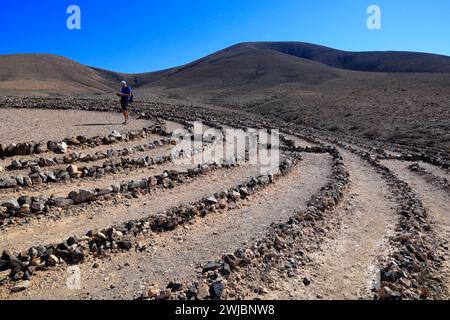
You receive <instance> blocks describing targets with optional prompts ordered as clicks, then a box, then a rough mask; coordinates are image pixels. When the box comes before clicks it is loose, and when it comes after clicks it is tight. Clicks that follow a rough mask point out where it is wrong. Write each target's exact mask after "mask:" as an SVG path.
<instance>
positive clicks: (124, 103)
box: [117, 81, 133, 124]
mask: <svg viewBox="0 0 450 320" xmlns="http://www.w3.org/2000/svg"><path fill="white" fill-rule="evenodd" d="M121 85H122V88H121V89H120V92H118V93H117V96H119V97H120V107H121V111H122V114H123V116H124V117H125V122H124V123H123V124H128V119H129V115H128V106H129V104H130V100H131V97H132V95H133V94H132V92H131V87H130V86H129V85H128V84H127V82H126V81H122V82H121Z"/></svg>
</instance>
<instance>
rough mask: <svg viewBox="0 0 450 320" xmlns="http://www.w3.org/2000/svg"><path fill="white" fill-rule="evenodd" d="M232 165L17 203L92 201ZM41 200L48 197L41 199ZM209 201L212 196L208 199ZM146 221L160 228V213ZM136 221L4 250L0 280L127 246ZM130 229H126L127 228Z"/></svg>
mask: <svg viewBox="0 0 450 320" xmlns="http://www.w3.org/2000/svg"><path fill="white" fill-rule="evenodd" d="M231 166H233V165H225V166H222V165H219V164H215V163H213V164H210V165H202V166H198V167H196V168H194V169H190V170H188V171H186V172H177V171H166V172H164V173H163V174H161V175H158V176H153V177H150V178H149V179H144V180H138V181H130V182H127V183H122V184H120V185H113V186H111V187H110V188H106V189H103V190H98V189H97V190H80V191H79V192H71V193H70V195H69V197H68V198H64V199H43V198H40V199H37V200H40V201H41V202H34V200H35V199H34V198H26V197H22V198H21V199H20V202H19V205H20V204H22V207H26V204H27V202H28V203H30V202H31V206H38V205H39V206H40V207H39V209H42V210H44V207H45V206H51V205H57V204H58V202H59V203H60V204H61V205H64V206H65V205H71V204H76V203H83V202H89V201H95V200H96V199H98V198H99V197H101V196H104V195H107V194H112V193H119V192H120V193H123V192H132V191H136V190H138V189H144V190H147V191H148V190H150V189H151V188H158V187H160V188H173V187H175V185H176V184H178V183H185V182H187V181H188V180H189V179H193V178H195V177H198V176H201V175H205V174H207V173H208V172H211V171H213V170H217V169H219V168H223V167H226V168H229V167H231ZM44 201H47V202H45V203H44ZM209 201H211V199H210V200H209ZM143 221H144V219H143V220H141V222H142V223H143ZM146 221H147V223H148V225H150V222H151V221H153V224H152V225H153V226H154V227H155V226H158V228H161V226H162V225H161V216H151V217H149V218H148V219H147V220H146ZM136 225H138V223H137V222H136V221H134V220H133V221H130V222H129V223H125V224H121V225H119V226H116V227H113V228H109V229H105V230H102V231H95V230H93V231H89V232H88V233H87V234H86V235H84V236H81V237H71V238H69V239H67V241H64V242H62V243H59V244H57V245H47V246H44V245H38V246H35V247H32V248H30V249H29V250H28V251H25V252H22V253H20V254H18V255H13V254H12V253H10V252H8V251H4V253H3V255H2V257H1V259H0V283H1V281H2V280H6V279H12V280H13V281H19V280H28V279H29V278H30V276H31V275H32V274H33V273H34V272H35V271H36V270H40V269H45V268H47V267H51V266H54V265H56V264H59V263H61V262H63V261H65V262H67V263H69V264H77V263H79V262H81V261H82V260H83V259H84V257H85V255H86V254H88V253H89V252H94V251H95V252H96V254H98V253H102V252H104V250H114V249H120V250H129V249H130V248H131V247H132V242H131V241H130V240H128V239H126V238H125V235H128V233H129V232H131V230H132V229H133V228H134V226H136ZM127 230H129V232H128V231H127Z"/></svg>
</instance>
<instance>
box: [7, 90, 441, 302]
mask: <svg viewBox="0 0 450 320" xmlns="http://www.w3.org/2000/svg"><path fill="white" fill-rule="evenodd" d="M111 105H113V102H112V101H108V100H100V99H95V100H94V99H92V100H89V99H74V98H73V99H69V98H66V99H58V98H54V99H47V98H2V99H1V100H0V106H1V107H2V108H5V109H6V108H7V109H8V110H12V111H13V112H12V117H14V114H15V112H14V111H16V112H17V113H18V114H19V113H20V111H26V112H28V113H30V112H31V113H32V116H33V117H35V118H37V119H38V118H39V117H40V116H41V117H42V114H43V113H44V112H45V114H46V115H47V114H53V116H55V117H57V116H59V117H61V116H63V115H64V113H66V112H72V111H77V112H83V113H86V114H89V115H88V116H87V117H91V118H95V117H99V119H92V121H94V122H93V125H92V126H91V127H89V135H87V134H83V133H82V132H83V128H84V127H83V126H80V127H77V132H78V133H77V134H72V135H66V136H61V135H60V134H56V133H55V132H58V131H57V130H58V126H61V127H63V126H64V125H66V124H64V125H63V124H62V123H58V121H56V120H55V121H53V122H52V125H51V126H52V130H50V129H49V130H48V132H49V133H48V136H45V135H46V132H47V131H46V130H45V128H40V129H39V130H36V129H33V126H30V127H27V125H26V124H24V123H22V126H21V128H10V127H8V126H9V125H10V124H14V125H16V123H20V120H21V119H20V118H19V119H11V122H9V121H8V123H2V126H3V128H2V130H1V132H2V134H1V135H0V253H1V257H0V298H1V299H145V300H147V299H150V300H153V299H157V300H163V299H435V298H449V294H448V285H449V279H450V278H449V275H448V271H449V267H450V264H449V252H448V239H449V237H450V215H449V207H450V205H449V204H450V201H449V200H450V191H449V190H450V187H449V179H450V178H449V177H450V172H449V164H450V159H449V155H448V153H439V152H436V151H432V150H429V149H425V148H419V147H415V146H405V145H395V144H388V143H385V142H382V141H366V140H362V139H360V138H358V139H357V138H355V137H351V136H344V135H338V134H337V133H332V132H324V131H317V130H314V129H311V128H304V127H299V126H295V125H291V124H290V123H286V122H281V121H277V120H267V119H263V118H258V117H256V116H250V115H248V114H245V113H239V112H230V111H226V110H222V109H220V108H209V107H208V106H181V105H176V104H168V103H167V104H164V103H139V102H136V103H135V104H134V105H133V108H132V110H133V121H132V122H134V123H136V122H137V121H139V124H140V123H143V124H144V125H142V126H141V127H139V128H130V127H126V126H121V125H114V124H113V125H111V126H112V127H113V128H109V127H108V128H107V129H108V130H107V132H105V129H104V128H103V129H102V130H101V131H102V132H100V131H99V132H97V133H96V132H95V130H96V128H97V127H98V128H101V123H102V121H105V120H104V119H102V116H101V115H102V114H103V115H104V116H105V117H113V116H115V117H117V119H118V121H120V120H121V119H120V114H117V113H113V112H112V111H111V108H112V107H111ZM94 113H95V116H94ZM99 114H100V116H98V115H99ZM73 121H76V119H74V120H73ZM195 121H201V122H202V123H203V127H204V129H205V130H208V129H215V132H219V133H221V134H224V132H225V128H235V129H239V130H242V132H247V131H248V129H249V128H260V129H261V128H262V129H272V130H273V129H279V130H280V144H279V150H280V161H279V164H278V166H277V167H276V168H275V170H272V171H271V172H268V173H264V174H262V170H261V167H260V165H258V164H255V163H251V162H250V161H248V160H249V158H248V151H249V150H244V151H243V152H242V153H239V152H237V153H236V154H235V155H234V156H233V157H232V159H231V158H230V159H228V160H227V161H209V162H208V161H202V159H203V155H204V154H205V153H208V154H211V153H214V152H221V151H220V150H222V149H221V148H223V146H224V144H227V143H230V141H228V140H227V137H226V134H224V136H225V139H224V140H223V141H222V140H218V139H217V137H216V136H214V135H209V136H207V137H203V140H202V143H201V144H200V145H199V146H198V145H197V146H194V147H192V148H190V147H183V148H181V149H180V148H178V149H177V148H176V147H177V145H179V144H180V143H181V140H183V139H185V138H186V136H189V134H187V135H186V136H179V135H178V136H177V135H174V134H172V133H173V132H174V131H180V130H183V132H187V133H190V132H192V128H193V123H194V122H195ZM96 125H97V126H96ZM86 128H87V124H86ZM109 129H112V130H109ZM21 130H22V131H28V134H29V135H28V136H31V137H33V136H37V137H38V139H36V140H38V141H31V140H34V139H25V140H22V141H21V140H20V134H21V133H20V131H21ZM33 130H36V131H33ZM86 130H87V129H86ZM9 131H13V132H15V133H17V132H18V133H17V135H15V136H14V138H11V136H10V135H8V134H9V133H8V132H9ZM64 132H66V131H64ZM44 136H45V138H42V137H44ZM192 137H193V135H191V136H190V137H189V139H192ZM11 139H12V140H13V141H12V140H11ZM258 148H262V149H266V150H269V149H273V148H274V146H272V145H270V144H259V145H258ZM174 149H176V150H177V151H176V152H173V150H174ZM181 160H183V161H181Z"/></svg>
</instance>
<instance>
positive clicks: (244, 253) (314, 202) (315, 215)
mask: <svg viewBox="0 0 450 320" xmlns="http://www.w3.org/2000/svg"><path fill="white" fill-rule="evenodd" d="M319 148H321V150H322V153H324V152H328V153H330V154H331V155H332V156H333V176H332V181H331V182H330V183H328V184H327V185H326V186H325V187H323V188H322V189H321V190H320V192H319V193H318V194H316V195H314V196H313V197H311V200H310V201H309V203H308V206H307V209H305V210H304V211H301V212H295V213H294V215H293V216H292V217H291V218H290V219H289V220H288V221H287V222H286V223H282V224H276V225H273V226H271V227H270V228H269V229H268V230H267V232H266V233H265V235H264V237H262V238H261V239H259V240H257V241H255V242H254V243H253V244H252V245H250V246H248V247H247V248H241V249H238V250H237V251H236V252H235V253H234V254H227V255H224V256H223V257H222V258H221V259H220V260H217V261H210V262H208V263H206V264H203V265H202V273H201V275H200V277H199V280H198V281H195V282H193V283H188V284H181V283H176V285H174V283H173V282H171V283H170V284H169V285H168V286H166V287H165V288H162V289H161V288H156V287H154V286H151V287H149V288H146V289H145V290H144V292H143V293H142V295H141V296H140V297H139V299H144V300H151V299H161V298H167V297H170V298H171V299H181V300H185V299H188V300H194V299H197V300H204V299H223V298H227V295H229V291H230V290H232V287H233V285H234V284H233V283H232V282H231V281H230V276H231V275H232V274H235V273H242V272H243V270H244V269H245V268H248V267H249V266H254V267H256V268H261V269H264V270H265V271H267V269H266V268H267V264H268V263H272V264H273V265H278V260H277V258H276V257H280V256H282V255H283V254H284V251H287V250H292V249H294V245H295V243H297V244H300V243H302V241H301V240H300V239H299V238H300V237H301V236H302V229H303V227H304V226H309V227H311V226H312V225H313V224H314V223H315V222H316V221H318V220H320V219H322V218H323V216H324V214H325V213H326V212H329V211H332V210H333V209H334V207H335V206H336V205H337V204H338V203H339V202H340V201H341V199H342V197H343V193H344V190H345V188H346V186H347V184H348V182H349V174H348V171H347V169H346V167H345V165H344V164H343V161H342V158H341V156H340V154H339V152H338V151H337V150H336V149H335V148H331V147H319ZM314 153H319V150H318V149H317V150H315V152H314ZM287 172H288V170H286V171H285V173H287ZM264 270H258V271H257V274H262V273H263V272H264ZM241 278H245V275H243V276H242V277H241ZM174 288H175V290H174ZM233 298H236V297H235V296H234V297H233Z"/></svg>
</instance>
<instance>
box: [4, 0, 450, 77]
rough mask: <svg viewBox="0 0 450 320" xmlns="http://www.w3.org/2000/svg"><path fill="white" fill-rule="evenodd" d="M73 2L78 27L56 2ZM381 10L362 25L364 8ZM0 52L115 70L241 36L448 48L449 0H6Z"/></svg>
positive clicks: (147, 65) (183, 58)
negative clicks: (378, 23)
mask: <svg viewBox="0 0 450 320" xmlns="http://www.w3.org/2000/svg"><path fill="white" fill-rule="evenodd" d="M71 4H76V5H78V6H79V7H80V8H81V30H72V31H70V30H68V29H67V27H66V19H67V17H68V15H67V13H66V9H67V7H68V6H69V5H71ZM371 4H376V5H379V6H380V7H381V10H382V30H380V31H369V30H368V29H367V27H366V20H367V17H368V15H367V14H366V9H367V7H368V6H369V5H371ZM0 28H1V29H0V30H1V34H2V41H1V42H0V54H9V53H53V54H58V55H62V56H66V57H68V58H71V59H74V60H77V61H78V62H81V63H83V64H87V65H91V66H97V67H101V68H106V69H111V70H115V71H122V72H145V71H154V70H160V69H164V68H169V67H173V66H178V65H181V64H184V63H187V62H190V61H192V60H195V59H197V58H200V57H202V56H204V55H207V54H209V53H212V52H215V51H217V50H220V49H223V48H225V47H227V46H230V45H233V44H235V43H238V42H244V41H304V42H311V43H316V44H322V45H326V46H331V47H334V48H338V49H343V50H354V51H365V50H408V51H422V52H432V53H439V54H445V55H450V1H449V0H432V1H430V0H370V1H365V0H323V1H310V0H308V1H302V0H160V1H154V0H131V1H130V0H126V1H125V0H124V1H117V0H108V1H104V0H71V1H67V0H57V1H55V0H39V1H34V0H33V1H24V0H7V1H2V5H1V9H0Z"/></svg>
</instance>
